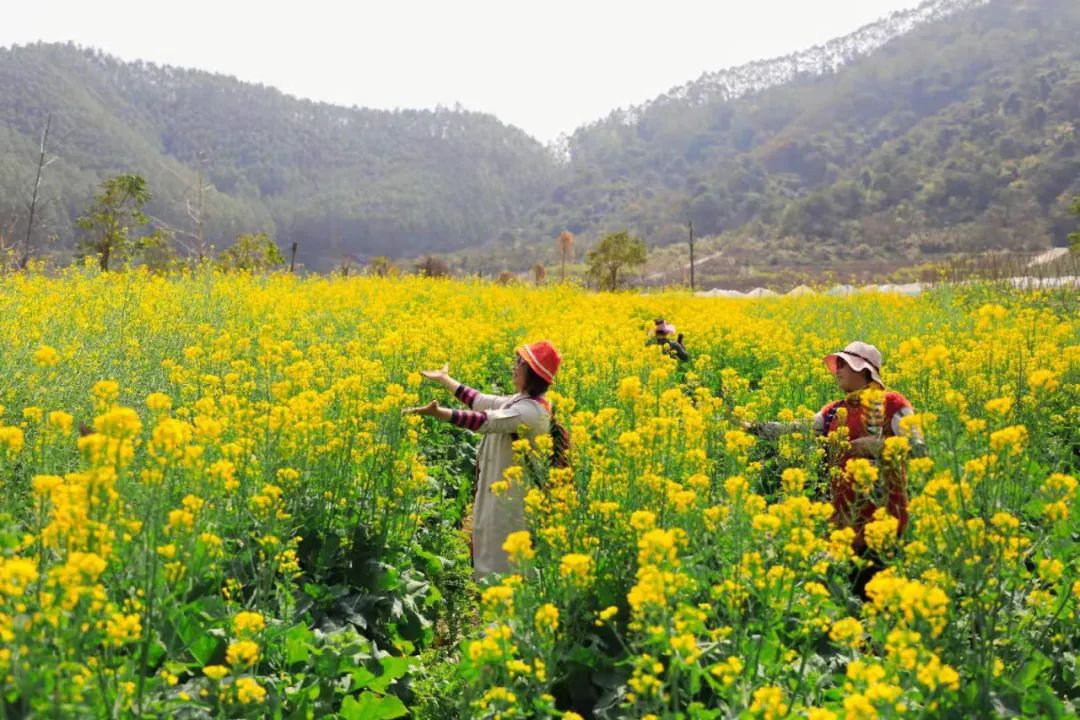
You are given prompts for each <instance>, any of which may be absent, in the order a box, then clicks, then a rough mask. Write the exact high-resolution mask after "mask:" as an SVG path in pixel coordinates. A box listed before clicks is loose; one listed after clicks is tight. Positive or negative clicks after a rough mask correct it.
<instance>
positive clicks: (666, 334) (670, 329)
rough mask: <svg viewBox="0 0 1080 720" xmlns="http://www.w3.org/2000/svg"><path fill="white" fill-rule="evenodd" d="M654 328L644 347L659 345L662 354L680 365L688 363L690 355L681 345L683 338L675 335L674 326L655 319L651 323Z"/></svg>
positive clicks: (660, 319)
mask: <svg viewBox="0 0 1080 720" xmlns="http://www.w3.org/2000/svg"><path fill="white" fill-rule="evenodd" d="M653 323H654V325H655V327H654V328H653V334H652V335H651V336H650V337H649V339H648V341H646V343H645V344H646V345H660V346H662V347H663V348H664V352H665V353H666V354H668V355H670V356H671V357H673V358H675V359H676V360H678V361H679V362H681V363H684V362H689V361H690V353H688V352H686V346H684V345H683V336H682V335H676V334H675V326H674V325H672V324H671V323H669V322H667V321H665V320H664V318H656V320H654V321H653Z"/></svg>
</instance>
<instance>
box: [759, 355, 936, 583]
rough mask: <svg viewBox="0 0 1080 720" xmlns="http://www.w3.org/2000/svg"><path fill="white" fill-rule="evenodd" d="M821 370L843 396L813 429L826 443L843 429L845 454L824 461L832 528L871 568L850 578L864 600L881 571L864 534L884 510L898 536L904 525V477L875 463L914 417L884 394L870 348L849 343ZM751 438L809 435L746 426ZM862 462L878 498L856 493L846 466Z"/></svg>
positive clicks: (916, 443)
mask: <svg viewBox="0 0 1080 720" xmlns="http://www.w3.org/2000/svg"><path fill="white" fill-rule="evenodd" d="M824 361H825V366H826V367H827V368H828V369H829V371H830V372H832V374H833V376H834V377H835V378H836V384H837V385H838V386H839V388H840V389H841V390H842V391H843V392H844V393H846V394H845V396H844V397H843V398H842V399H840V400H835V401H833V402H830V403H828V404H826V405H825V407H823V408H821V410H820V411H819V412H818V413H817V414H816V415H815V416H814V418H813V420H812V421H811V427H812V429H813V431H814V433H815V434H816V435H818V436H821V437H825V436H828V435H830V434H831V433H833V432H835V431H836V430H837V429H838V428H840V427H842V426H843V427H846V428H847V433H848V437H847V440H848V445H847V447H846V448H845V449H843V450H838V449H830V454H829V456H828V457H827V461H828V464H829V467H830V469H831V471H830V473H829V475H830V483H829V491H830V496H831V500H832V505H833V516H832V522H833V524H834V525H835V526H836V527H838V528H852V529H853V530H854V531H855V539H854V540H853V542H852V549H853V550H854V551H855V553H856V554H857V555H859V556H860V557H868V558H869V559H870V560H872V561H873V563H872V564H871V565H870V566H868V567H867V568H864V569H863V570H861V571H859V572H857V573H856V574H855V575H854V576H853V578H852V581H853V584H854V589H855V592H856V594H858V595H859V596H860V597H863V598H865V588H866V583H867V582H869V580H870V578H871V577H873V575H874V574H876V573H877V572H879V571H880V570H881V569H882V562H881V559H880V558H878V557H876V555H875V554H874V553H872V552H869V551H868V548H867V545H866V538H865V534H864V531H865V529H866V525H867V523H868V522H870V521H871V520H872V519H873V517H874V513H875V512H877V510H878V509H879V507H882V506H883V507H885V508H886V510H887V511H888V513H889V514H890V515H891V516H893V517H894V518H896V520H897V521H898V523H897V534H898V535H902V534H903V532H904V529H905V528H906V527H907V522H908V510H907V504H908V495H907V477H906V474H905V472H904V469H903V467H902V466H900V467H893V466H886V467H881V463H880V462H878V460H879V458H881V455H882V450H883V449H884V444H885V440H886V439H888V438H890V437H899V436H901V435H905V434H904V433H902V432H901V429H902V428H901V421H902V420H903V418H905V417H907V416H909V415H913V414H914V410H913V409H912V406H911V403H910V402H908V400H907V398H905V397H904V396H903V395H901V394H900V393H898V392H892V391H887V390H886V389H885V383H884V382H883V381H882V379H881V353H880V352H879V351H878V349H877V348H876V347H874V346H873V345H869V344H867V343H864V342H853V343H851V344H850V345H848V346H847V347H845V348H844V349H843V350H841V351H839V352H835V353H832V354H830V355H826V356H825V358H824ZM746 429H747V430H748V431H749V432H751V433H752V434H755V435H758V436H760V437H764V438H770V439H775V438H776V437H778V436H779V435H780V434H782V433H786V432H798V431H805V430H807V429H808V428H807V425H806V423H800V422H794V423H780V422H767V423H750V424H748V425H747V426H746ZM905 436H906V437H908V439H909V442H910V445H911V448H910V450H911V453H912V454H913V455H921V454H924V453H925V445H924V444H923V441H922V436H921V435H920V434H919V433H918V431H917V430H913V431H912V432H911V433H910V435H905ZM855 458H866V459H868V460H870V461H871V462H872V463H874V464H876V465H877V466H878V467H877V471H878V480H877V487H876V488H875V490H876V492H874V493H873V494H872V496H868V495H867V494H866V493H859V492H856V485H855V481H854V479H853V478H852V476H851V473H850V472H849V471H848V463H849V461H851V460H853V459H855Z"/></svg>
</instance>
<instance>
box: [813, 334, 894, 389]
mask: <svg viewBox="0 0 1080 720" xmlns="http://www.w3.org/2000/svg"><path fill="white" fill-rule="evenodd" d="M837 360H843V361H844V362H845V363H847V366H848V367H849V368H851V369H852V370H854V371H855V372H862V371H863V370H869V371H870V377H871V379H873V380H874V382H876V383H877V384H878V385H881V386H884V385H885V383H883V382H882V381H881V352H879V351H878V349H877V348H876V347H874V346H873V345H870V344H869V343H864V342H858V341H856V342H853V343H851V344H850V345H848V346H847V347H846V348H844V349H843V350H841V351H840V352H837V353H833V354H831V355H826V356H825V367H827V368H829V372H831V373H833V374H834V375H835V374H836V361H837Z"/></svg>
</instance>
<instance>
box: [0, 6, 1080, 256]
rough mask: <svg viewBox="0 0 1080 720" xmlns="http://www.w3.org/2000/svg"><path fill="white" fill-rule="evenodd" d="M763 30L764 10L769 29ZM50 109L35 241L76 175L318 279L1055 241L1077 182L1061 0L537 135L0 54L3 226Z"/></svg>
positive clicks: (869, 35) (952, 23) (221, 82)
mask: <svg viewBox="0 0 1080 720" xmlns="http://www.w3.org/2000/svg"><path fill="white" fill-rule="evenodd" d="M778 22H782V18H781V19H778ZM49 113H52V116H53V128H52V133H51V135H52V138H53V140H54V142H55V148H56V149H55V154H56V156H57V157H58V160H57V161H56V162H55V164H53V165H51V166H49V167H48V168H47V170H46V174H45V177H46V184H47V187H46V189H45V192H44V196H45V197H46V198H47V199H48V201H49V203H48V204H47V206H46V207H45V209H44V210H43V213H42V216H41V218H42V220H43V221H44V225H43V226H42V229H43V232H45V233H53V234H55V235H57V236H59V238H60V243H59V244H60V245H61V246H63V245H67V246H69V247H70V245H71V243H72V242H73V240H74V237H75V235H76V231H75V230H74V229H73V224H72V221H73V219H74V218H75V217H77V216H78V214H79V213H80V212H81V211H82V210H83V208H84V207H85V206H86V204H87V202H88V201H89V199H90V197H91V195H92V192H93V189H94V187H95V186H96V184H97V183H98V182H99V181H100V179H101V178H103V177H105V176H107V175H109V174H113V173H118V172H137V173H140V174H143V175H144V176H146V177H147V179H148V181H149V186H150V189H151V190H152V191H153V192H154V194H155V199H154V201H153V202H152V203H151V205H150V206H149V207H148V210H149V212H150V214H151V215H152V216H153V217H154V218H156V219H157V220H158V221H160V222H161V223H163V224H166V225H169V226H170V227H173V228H176V229H178V230H179V231H180V232H181V233H182V232H184V231H187V232H191V230H192V225H193V220H192V217H191V216H192V213H191V212H190V210H191V206H192V203H193V199H194V197H195V193H194V190H195V188H196V187H197V185H198V177H199V173H200V172H201V173H203V175H204V178H205V181H206V185H207V186H209V190H208V191H207V193H206V196H205V207H204V213H203V214H204V216H205V219H206V226H207V230H208V232H207V235H208V237H209V238H210V240H211V241H213V242H214V244H215V245H217V246H218V247H219V248H220V247H222V246H223V245H226V244H228V243H229V242H231V239H232V237H233V236H234V235H235V234H236V233H238V232H241V231H243V232H257V231H267V232H269V233H270V234H271V235H272V236H274V237H275V238H276V239H277V240H278V242H279V244H280V245H281V246H282V247H287V245H288V244H289V243H291V242H293V241H297V242H299V243H300V245H301V248H302V250H301V259H302V261H303V262H305V263H306V264H308V265H309V266H310V267H314V268H316V269H327V268H329V267H332V266H334V265H336V264H337V263H338V262H340V261H341V260H342V259H343V258H345V257H347V256H350V255H377V254H387V255H391V256H395V257H400V256H408V255H419V254H422V253H431V252H433V253H443V252H450V251H453V250H457V249H461V248H466V247H472V248H478V250H476V251H474V253H473V254H474V257H475V256H483V257H486V258H492V257H495V258H500V259H499V260H497V261H496V262H500V263H503V264H505V265H507V266H510V265H513V264H517V266H518V267H519V268H520V267H524V266H526V265H527V264H528V263H529V262H531V260H532V259H533V258H534V257H536V256H540V257H543V256H544V255H545V254H547V255H548V256H549V257H550V256H551V255H552V254H553V253H554V250H555V242H554V239H555V238H556V237H557V236H558V235H559V233H560V232H561V231H563V230H570V231H572V232H573V233H575V234H577V235H578V236H579V239H580V241H579V247H583V246H588V245H589V244H591V242H593V241H594V240H595V239H596V238H598V237H599V236H600V234H602V233H603V232H605V231H609V230H617V229H622V228H627V229H629V230H630V231H631V232H633V233H635V234H638V235H640V236H641V237H643V238H644V239H645V240H646V241H647V242H648V243H649V244H650V245H654V246H655V245H664V244H666V243H670V242H674V241H676V240H681V239H682V238H684V237H685V232H686V229H685V226H686V223H687V222H688V221H692V222H693V224H694V227H695V230H696V231H697V233H698V235H699V236H700V235H719V234H723V235H724V236H725V237H728V236H730V237H731V239H732V243H733V244H735V245H740V244H741V245H742V246H744V247H745V246H746V245H747V244H749V245H752V246H760V247H767V248H768V250H769V254H770V257H772V258H774V259H777V258H778V259H780V260H782V261H788V260H790V261H792V262H796V261H803V262H805V261H807V260H812V261H820V262H830V261H833V260H835V259H836V258H837V257H841V256H848V257H856V258H866V259H881V258H906V259H909V260H910V259H915V258H918V257H922V256H924V255H926V254H933V253H940V252H953V251H977V250H982V249H987V248H1012V249H1019V248H1024V249H1034V248H1042V247H1047V246H1049V245H1052V244H1059V245H1060V244H1064V242H1065V239H1066V236H1067V234H1068V232H1069V231H1071V230H1073V229H1075V228H1074V227H1073V222H1072V219H1071V218H1070V217H1069V215H1068V214H1067V205H1068V201H1069V200H1070V199H1071V198H1072V197H1073V196H1075V195H1080V134H1078V133H1080V3H1078V2H1076V0H929V1H928V2H926V3H924V4H923V5H922V6H921V7H919V8H918V9H916V10H912V11H909V12H904V13H897V14H894V15H893V16H892V17H890V18H887V19H885V20H883V21H881V22H879V23H876V24H874V25H871V26H868V27H866V28H863V29H861V30H859V31H857V32H855V33H853V34H851V35H849V36H847V37H844V38H840V39H838V40H835V41H833V42H830V43H828V44H826V45H824V46H821V47H817V48H812V49H810V50H807V51H803V52H800V53H796V54H793V55H791V56H789V57H785V58H779V59H775V60H769V61H761V62H755V63H751V64H748V65H745V66H742V67H738V68H733V69H729V70H724V71H720V72H716V73H709V74H706V75H703V76H702V77H701V78H699V79H698V80H696V81H693V82H690V83H688V84H686V85H683V86H680V87H678V88H674V89H673V90H672V91H670V92H669V93H666V94H665V95H662V96H661V97H658V98H656V99H654V100H652V101H651V102H648V103H645V104H643V105H641V106H638V107H635V108H631V109H629V110H620V111H616V112H613V113H612V114H611V115H610V116H609V117H607V118H604V119H602V120H600V121H597V122H595V123H593V124H591V125H588V126H586V127H582V128H580V129H578V130H577V131H575V132H574V133H573V134H572V135H571V136H569V137H568V138H565V139H564V142H562V143H561V144H560V145H558V146H557V147H554V148H550V149H545V148H544V147H543V146H541V145H540V144H539V143H538V142H536V141H535V140H533V139H532V138H530V137H529V136H527V135H526V134H525V133H523V132H521V131H519V130H517V129H515V128H512V127H508V126H506V125H504V124H502V123H500V122H499V121H498V120H497V119H495V118H493V117H491V116H488V115H483V114H479V113H471V112H466V111H462V110H460V109H455V110H437V111H395V112H388V111H375V110H365V109H358V108H351V109H347V108H341V107H335V106H331V105H326V104H320V103H314V102H310V101H306V100H299V99H296V98H292V97H289V96H286V95H284V94H282V93H280V92H278V91H276V90H274V89H272V88H266V87H263V86H257V85H251V84H246V83H242V82H240V81H238V80H235V79H233V78H229V77H224V76H220V75H213V74H209V73H205V72H199V71H192V70H180V69H176V68H170V67H158V66H155V65H149V64H145V63H124V62H121V61H118V60H116V59H114V58H111V57H109V56H107V55H104V54H102V53H100V52H97V51H93V50H86V49H80V48H76V47H74V46H70V45H33V46H27V47H16V48H9V49H0V235H5V236H11V235H13V234H15V235H17V234H19V232H20V229H19V228H20V223H25V216H26V213H25V212H24V211H23V210H22V208H21V203H22V199H23V196H25V195H27V194H28V193H29V187H30V184H31V183H32V181H33V178H34V169H35V163H36V159H37V145H38V136H39V135H40V132H41V129H42V125H43V123H44V119H45V117H46V115H48V114H49Z"/></svg>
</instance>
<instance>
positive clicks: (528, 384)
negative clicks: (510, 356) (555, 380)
mask: <svg viewBox="0 0 1080 720" xmlns="http://www.w3.org/2000/svg"><path fill="white" fill-rule="evenodd" d="M523 365H524V366H525V393H526V394H527V395H528V396H529V397H539V396H541V395H543V394H544V393H546V392H547V391H548V388H549V387H551V383H549V382H548V381H546V380H544V378H542V377H540V376H539V375H537V374H536V371H535V370H533V369H532V368H531V367H529V364H528V363H523Z"/></svg>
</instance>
